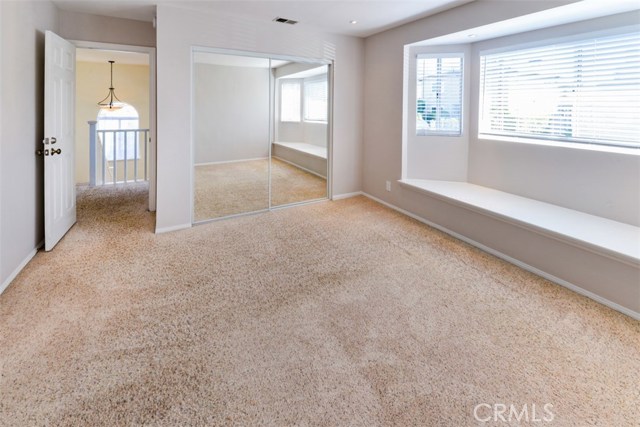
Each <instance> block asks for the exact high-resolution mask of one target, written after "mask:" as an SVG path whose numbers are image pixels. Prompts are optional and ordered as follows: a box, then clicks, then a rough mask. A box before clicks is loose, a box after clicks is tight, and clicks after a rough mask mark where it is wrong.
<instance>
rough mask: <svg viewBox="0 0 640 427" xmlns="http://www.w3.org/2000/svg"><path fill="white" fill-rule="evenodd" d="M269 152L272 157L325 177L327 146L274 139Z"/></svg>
mask: <svg viewBox="0 0 640 427" xmlns="http://www.w3.org/2000/svg"><path fill="white" fill-rule="evenodd" d="M271 153H272V154H273V156H274V157H277V158H278V159H280V160H284V161H285V162H288V163H291V164H293V165H295V166H297V167H299V168H301V169H304V170H306V171H307V172H311V173H313V174H315V175H318V176H321V177H322V178H326V177H327V147H321V146H319V145H315V144H309V143H307V142H281V141H275V142H274V143H273V147H272V151H271Z"/></svg>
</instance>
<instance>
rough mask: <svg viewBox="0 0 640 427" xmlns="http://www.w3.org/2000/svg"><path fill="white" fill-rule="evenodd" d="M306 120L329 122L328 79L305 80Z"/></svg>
mask: <svg viewBox="0 0 640 427" xmlns="http://www.w3.org/2000/svg"><path fill="white" fill-rule="evenodd" d="M304 119H305V120H306V121H310V122H326V121H327V79H326V77H322V78H320V79H317V78H314V79H305V80H304Z"/></svg>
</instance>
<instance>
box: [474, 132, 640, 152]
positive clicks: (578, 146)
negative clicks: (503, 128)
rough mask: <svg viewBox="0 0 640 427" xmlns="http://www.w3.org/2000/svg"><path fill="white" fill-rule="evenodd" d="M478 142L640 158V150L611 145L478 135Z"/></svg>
mask: <svg viewBox="0 0 640 427" xmlns="http://www.w3.org/2000/svg"><path fill="white" fill-rule="evenodd" d="M478 140H481V141H501V142H514V143H518V144H529V145H541V146H545V147H556V148H567V149H574V150H587V151H599V152H602V153H615V154H627V155H632V156H640V149H637V148H629V147H614V146H610V145H598V144H586V143H580V142H559V141H554V140H547V139H533V138H531V139H530V138H518V137H515V136H496V135H486V134H478Z"/></svg>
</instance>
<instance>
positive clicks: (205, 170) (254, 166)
mask: <svg viewBox="0 0 640 427" xmlns="http://www.w3.org/2000/svg"><path fill="white" fill-rule="evenodd" d="M271 168H272V171H271V172H272V173H271V196H272V206H279V205H286V204H289V203H296V202H303V201H306V200H314V199H320V198H323V197H326V196H327V181H326V180H325V179H323V178H320V177H319V176H316V175H313V174H311V173H309V172H306V171H304V170H302V169H299V168H297V167H295V166H293V165H291V164H289V163H285V162H283V161H281V160H278V159H276V158H274V159H273V161H272V164H271ZM268 169H269V163H268V161H267V159H264V160H248V161H243V162H234V163H219V164H214V165H196V166H195V172H194V174H195V176H194V179H195V192H194V219H195V221H202V220H206V219H210V218H219V217H222V216H227V215H234V214H239V213H243V212H253V211H259V210H263V209H267V208H268V207H269V178H268V175H267V174H268Z"/></svg>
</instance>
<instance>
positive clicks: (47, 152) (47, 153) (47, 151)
mask: <svg viewBox="0 0 640 427" xmlns="http://www.w3.org/2000/svg"><path fill="white" fill-rule="evenodd" d="M36 154H37V155H38V156H42V155H43V154H44V155H45V156H48V155H49V150H44V151H43V150H37V151H36Z"/></svg>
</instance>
